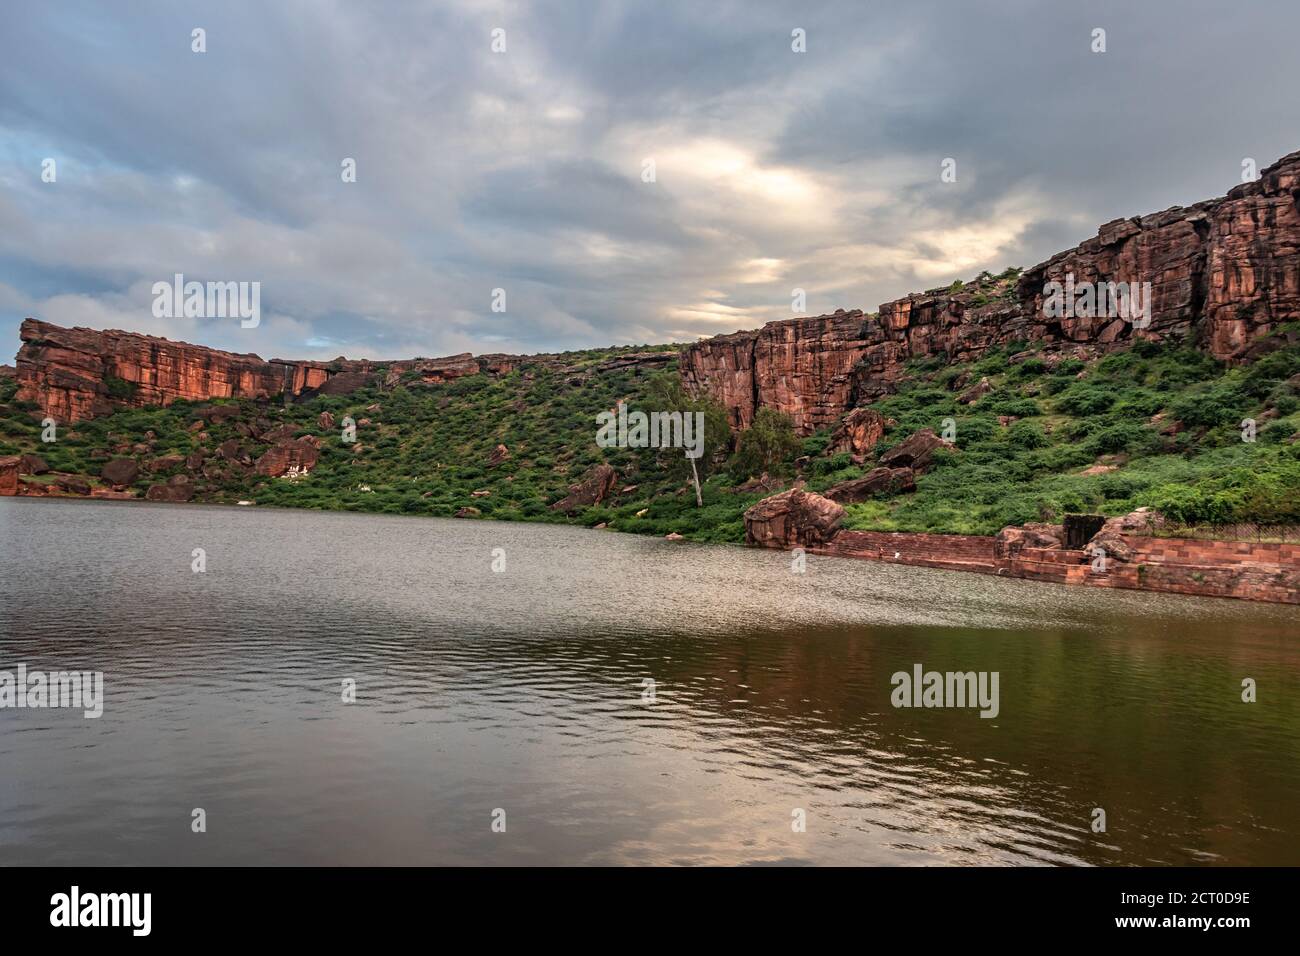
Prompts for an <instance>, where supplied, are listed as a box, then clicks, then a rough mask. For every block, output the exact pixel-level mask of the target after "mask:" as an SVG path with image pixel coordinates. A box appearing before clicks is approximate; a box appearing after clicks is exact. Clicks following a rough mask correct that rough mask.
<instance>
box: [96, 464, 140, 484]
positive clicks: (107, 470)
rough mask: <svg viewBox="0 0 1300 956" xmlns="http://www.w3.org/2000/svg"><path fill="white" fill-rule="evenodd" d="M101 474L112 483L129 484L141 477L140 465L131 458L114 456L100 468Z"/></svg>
mask: <svg viewBox="0 0 1300 956" xmlns="http://www.w3.org/2000/svg"><path fill="white" fill-rule="evenodd" d="M99 476H100V477H101V478H103V479H104V480H105V481H107V482H108V483H109V484H111V485H118V486H122V485H129V484H132V483H133V482H134V481H135V480H136V479H137V478H139V477H140V466H139V465H137V464H136V463H135V461H134V460H133V459H131V458H114V459H112V460H111V461H109V462H107V463H106V464H105V465H104V467H103V468H101V469H100V471H99Z"/></svg>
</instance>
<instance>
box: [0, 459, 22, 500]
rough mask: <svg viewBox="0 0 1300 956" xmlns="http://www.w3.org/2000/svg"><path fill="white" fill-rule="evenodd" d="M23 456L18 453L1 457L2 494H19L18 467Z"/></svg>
mask: <svg viewBox="0 0 1300 956" xmlns="http://www.w3.org/2000/svg"><path fill="white" fill-rule="evenodd" d="M21 464H22V458H21V457H19V456H18V455H5V456H4V457H3V458H0V495H5V496H9V495H16V494H18V468H19V466H20V465H21Z"/></svg>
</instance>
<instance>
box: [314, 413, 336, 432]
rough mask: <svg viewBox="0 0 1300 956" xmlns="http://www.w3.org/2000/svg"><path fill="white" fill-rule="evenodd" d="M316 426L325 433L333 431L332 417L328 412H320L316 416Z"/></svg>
mask: <svg viewBox="0 0 1300 956" xmlns="http://www.w3.org/2000/svg"><path fill="white" fill-rule="evenodd" d="M316 424H317V425H319V426H320V427H321V428H323V429H325V431H333V430H334V416H333V415H331V414H330V413H329V412H321V413H320V414H319V415H317V416H316Z"/></svg>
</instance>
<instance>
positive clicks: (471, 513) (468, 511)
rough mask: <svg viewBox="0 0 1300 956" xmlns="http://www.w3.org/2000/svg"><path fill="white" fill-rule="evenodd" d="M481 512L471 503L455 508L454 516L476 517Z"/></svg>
mask: <svg viewBox="0 0 1300 956" xmlns="http://www.w3.org/2000/svg"><path fill="white" fill-rule="evenodd" d="M482 513H483V512H481V511H479V510H478V509H477V508H475V507H473V506H472V505H466V506H465V507H464V508H459V509H457V511H456V514H455V517H457V518H477V517H478V516H479V515H481V514H482Z"/></svg>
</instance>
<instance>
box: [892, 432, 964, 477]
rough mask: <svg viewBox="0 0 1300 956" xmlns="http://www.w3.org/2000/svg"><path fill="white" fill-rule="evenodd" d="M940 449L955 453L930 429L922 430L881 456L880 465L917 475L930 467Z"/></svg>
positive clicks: (953, 449)
mask: <svg viewBox="0 0 1300 956" xmlns="http://www.w3.org/2000/svg"><path fill="white" fill-rule="evenodd" d="M940 448H944V449H947V450H949V451H956V449H957V446H956V445H954V444H953V443H952V442H950V441H944V440H943V439H942V438H940V437H939V436H938V435H936V434H935V433H934V431H933V430H932V429H929V428H922V429H921V430H920V431H917V432H913V433H912V434H911V435H910V436H909V437H908V438H907V440H906V441H903V442H900V443H899V444H897V445H895V446H894V447H893V448H891V449H889V451H887V452H885V453H884V454H883V455H881V456H880V464H882V465H884V466H885V467H886V468H911V469H912V471H914V472H916V474H918V475H919V474H921V473H922V472H924V471H925V470H926V469H927V468H929V467H930V465H931V463H932V462H933V459H934V453H935V452H936V451H937V450H938V449H940Z"/></svg>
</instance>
